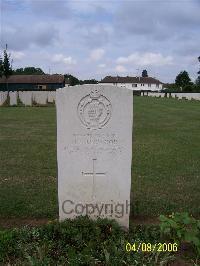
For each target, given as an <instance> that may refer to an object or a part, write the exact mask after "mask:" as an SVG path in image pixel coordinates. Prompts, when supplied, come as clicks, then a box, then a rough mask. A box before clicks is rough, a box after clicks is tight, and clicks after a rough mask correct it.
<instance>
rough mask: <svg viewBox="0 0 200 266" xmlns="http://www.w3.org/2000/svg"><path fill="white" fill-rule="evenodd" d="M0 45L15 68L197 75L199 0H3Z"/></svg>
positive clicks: (88, 74)
mask: <svg viewBox="0 0 200 266" xmlns="http://www.w3.org/2000/svg"><path fill="white" fill-rule="evenodd" d="M0 1H1V9H0V10H1V14H0V15H1V43H0V45H1V50H2V49H3V48H4V47H5V44H6V43H7V44H8V48H9V50H10V51H11V54H12V58H13V67H14V68H18V67H25V66H35V67H41V68H42V69H43V70H44V71H45V72H46V73H49V71H50V73H51V74H52V73H62V74H63V73H71V74H73V75H75V76H77V77H78V78H81V79H89V78H96V79H101V78H103V77H105V76H106V75H119V76H120V75H121V76H126V75H129V76H131V75H132V76H134V75H139V74H141V72H142V70H143V69H147V71H148V73H149V76H152V77H156V78H158V79H159V80H161V81H163V82H173V81H174V79H175V76H176V75H177V73H179V72H180V71H182V70H186V71H188V72H189V74H190V77H191V78H192V79H196V77H197V74H196V72H197V71H198V68H199V64H198V60H197V57H198V56H200V1H199V0H178V1H176V0H154V1H151V0H138V1H134V0H131V1H130V0H129V1H126V0H123V1H122V0H106V1H104V0H99V1H94V0H91V1H90V0H87V1H85V0H65V1H60V0H41V1H40V0H0Z"/></svg>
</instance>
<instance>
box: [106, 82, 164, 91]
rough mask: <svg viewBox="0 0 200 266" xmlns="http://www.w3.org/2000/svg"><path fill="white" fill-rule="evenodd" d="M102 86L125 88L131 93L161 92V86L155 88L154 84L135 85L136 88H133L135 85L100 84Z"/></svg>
mask: <svg viewBox="0 0 200 266" xmlns="http://www.w3.org/2000/svg"><path fill="white" fill-rule="evenodd" d="M102 84H103V85H113V86H118V87H122V88H127V89H130V90H133V91H141V90H145V91H146V90H149V91H160V90H162V84H159V86H158V87H157V85H156V84H150V85H151V86H148V84H144V86H143V84H141V83H137V87H134V85H135V84H136V83H117V84H116V83H102Z"/></svg>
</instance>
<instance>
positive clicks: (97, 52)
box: [90, 48, 105, 61]
mask: <svg viewBox="0 0 200 266" xmlns="http://www.w3.org/2000/svg"><path fill="white" fill-rule="evenodd" d="M104 54H105V50H104V49H102V48H98V49H94V50H92V51H91V53H90V60H92V61H98V60H100V59H101V58H102V57H103V55H104Z"/></svg>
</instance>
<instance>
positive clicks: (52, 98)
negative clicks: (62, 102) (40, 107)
mask: <svg viewBox="0 0 200 266" xmlns="http://www.w3.org/2000/svg"><path fill="white" fill-rule="evenodd" d="M55 101H56V92H55V91H49V92H48V102H49V103H53V102H55Z"/></svg>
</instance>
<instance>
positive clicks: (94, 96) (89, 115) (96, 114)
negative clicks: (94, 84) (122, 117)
mask: <svg viewBox="0 0 200 266" xmlns="http://www.w3.org/2000/svg"><path fill="white" fill-rule="evenodd" d="M77 111H78V116H79V118H80V120H81V122H82V124H83V125H84V126H85V127H86V128H88V129H101V128H103V127H104V126H105V125H106V124H107V123H108V121H109V120H110V117H111V112H112V106H111V103H110V101H109V100H108V99H107V98H106V97H105V96H104V95H103V94H101V92H100V90H99V89H97V88H94V89H92V90H91V92H90V94H88V95H86V96H85V97H83V98H82V99H81V100H80V102H79V104H78V108H77Z"/></svg>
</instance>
